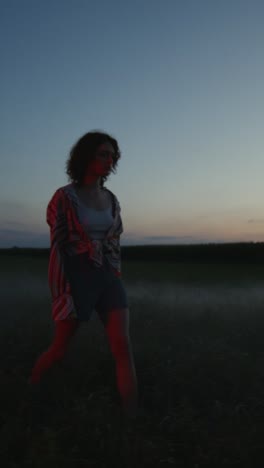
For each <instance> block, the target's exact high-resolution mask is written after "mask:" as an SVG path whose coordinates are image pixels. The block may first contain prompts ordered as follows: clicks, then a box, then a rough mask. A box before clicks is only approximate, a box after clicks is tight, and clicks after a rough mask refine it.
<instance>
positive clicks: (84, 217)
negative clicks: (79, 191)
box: [78, 201, 113, 239]
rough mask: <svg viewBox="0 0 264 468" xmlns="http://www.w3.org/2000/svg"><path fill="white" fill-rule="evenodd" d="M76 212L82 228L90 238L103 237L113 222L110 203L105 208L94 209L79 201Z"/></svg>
mask: <svg viewBox="0 0 264 468" xmlns="http://www.w3.org/2000/svg"><path fill="white" fill-rule="evenodd" d="M78 214H79V218H80V222H81V224H82V226H83V228H84V229H85V231H86V232H87V234H88V235H89V236H90V237H91V239H103V238H104V237H105V234H106V232H107V231H108V229H109V228H110V226H111V225H112V224H113V216H112V205H111V206H110V207H109V208H106V209H105V210H95V209H94V208H88V206H86V205H84V203H82V202H81V201H80V203H79V204H78Z"/></svg>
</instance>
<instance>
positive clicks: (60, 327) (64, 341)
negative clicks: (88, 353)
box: [29, 319, 79, 384]
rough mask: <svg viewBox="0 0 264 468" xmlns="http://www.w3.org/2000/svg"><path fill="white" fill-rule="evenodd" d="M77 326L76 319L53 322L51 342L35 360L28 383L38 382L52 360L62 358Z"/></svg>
mask: <svg viewBox="0 0 264 468" xmlns="http://www.w3.org/2000/svg"><path fill="white" fill-rule="evenodd" d="M78 326H79V321H78V320H72V319H71V320H59V321H57V322H55V334H54V338H53V342H52V344H51V345H50V347H49V348H48V349H47V351H44V353H42V354H41V355H40V357H39V358H38V360H37V361H36V363H35V365H34V367H33V369H32V372H31V376H30V378H29V383H31V384H37V383H39V382H40V380H41V377H42V374H43V373H44V372H46V371H47V370H48V369H49V368H50V367H51V366H52V365H53V363H54V362H57V361H61V360H62V359H63V358H64V356H65V354H66V351H67V349H68V347H69V344H70V341H71V338H72V336H73V335H74V334H75V332H76V330H77V328H78Z"/></svg>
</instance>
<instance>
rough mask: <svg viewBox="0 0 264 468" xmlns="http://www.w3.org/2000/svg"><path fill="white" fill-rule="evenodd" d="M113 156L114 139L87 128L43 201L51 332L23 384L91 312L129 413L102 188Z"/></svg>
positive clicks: (123, 326)
mask: <svg viewBox="0 0 264 468" xmlns="http://www.w3.org/2000/svg"><path fill="white" fill-rule="evenodd" d="M120 157H121V156H120V150H119V147H118V143H117V140H116V139H115V138H113V137H111V136H110V135H108V134H106V133H103V132H100V131H91V132H88V133H86V134H85V135H83V136H82V137H81V138H80V139H79V140H78V141H77V142H76V143H75V145H74V146H73V147H72V149H71V151H70V156H69V159H68V161H67V165H66V167H67V170H66V173H67V174H68V178H69V180H70V181H71V182H70V183H69V184H67V185H66V186H63V187H60V188H59V189H57V190H56V191H55V193H54V195H53V196H52V198H51V200H50V202H49V203H48V206H47V223H48V224H49V226H50V243H51V246H50V258H49V268H48V281H49V286H50V290H51V295H52V318H53V320H54V323H55V333H54V338H53V342H52V343H51V345H50V347H49V348H48V350H47V351H45V352H44V353H43V354H42V355H41V356H40V357H39V359H38V360H37V362H36V364H35V366H34V368H33V369H32V373H31V377H30V379H29V382H30V383H31V384H36V383H38V382H39V381H40V380H41V376H42V374H43V373H44V372H45V371H46V370H47V369H48V368H50V367H51V366H52V364H53V363H54V362H55V361H59V360H62V359H63V357H64V356H65V353H66V351H67V349H68V347H69V344H70V341H71V338H72V336H73V335H74V333H75V332H76V330H77V329H78V327H79V326H80V324H81V322H83V321H88V320H89V318H90V316H91V313H92V311H93V309H95V310H96V312H97V313H98V315H99V318H100V319H101V321H102V324H103V326H104V328H105V331H106V335H107V337H108V340H109V344H110V349H111V352H112V354H113V357H114V359H115V363H116V377H117V386H118V390H119V393H120V396H121V400H122V406H123V409H124V412H125V414H127V415H128V416H132V417H133V415H135V413H136V410H137V403H138V402H137V377H136V372H135V366H134V359H133V353H132V349H131V343H130V337H129V308H128V303H127V295H126V291H125V289H124V285H123V283H122V280H121V254H120V234H121V233H122V232H123V224H122V219H121V216H120V211H121V208H120V204H119V202H118V200H117V198H116V196H115V195H114V194H113V193H112V192H111V191H110V190H108V189H106V188H105V187H104V182H105V181H106V180H107V178H108V175H109V174H110V173H111V172H115V168H116V166H117V164H118V160H119V159H120Z"/></svg>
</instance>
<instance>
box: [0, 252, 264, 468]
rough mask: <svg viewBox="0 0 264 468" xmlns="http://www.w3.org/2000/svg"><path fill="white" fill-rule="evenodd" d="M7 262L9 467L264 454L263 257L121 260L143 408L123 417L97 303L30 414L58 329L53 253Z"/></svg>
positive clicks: (243, 459)
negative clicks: (39, 371)
mask: <svg viewBox="0 0 264 468" xmlns="http://www.w3.org/2000/svg"><path fill="white" fill-rule="evenodd" d="M0 265H1V267H0V281H1V305H2V314H1V319H2V320H1V323H2V326H1V330H0V336H1V341H0V356H1V361H2V362H1V367H0V369H1V370H0V372H1V374H2V375H1V399H0V401H1V412H0V414H1V416H0V422H1V433H0V459H1V462H2V466H4V467H20V468H22V467H32V468H33V467H34V468H35V467H37V468H42V467H43V468H44V467H45V468H46V467H48V468H53V467H54V468H55V467H56V468H60V467H61V468H68V467H69V468H71V467H84V466H85V467H88V466H89V467H90V466H96V467H108V466H115V467H116V468H117V467H122V468H125V467H166V466H168V467H171V466H175V467H176V466H177V467H184V468H188V467H192V468H195V467H197V468H198V467H199V468H200V467H210V468H212V467H218V466H219V467H220V466H221V467H222V466H225V467H244V466H245V467H248V468H249V467H261V466H262V465H263V456H262V445H263V429H264V344H263V331H264V316H263V305H264V300H263V299H264V289H263V280H264V268H263V267H260V266H253V265H252V266H250V265H237V266H236V265H217V266H216V265H198V264H196V265H190V264H187V265H185V264H174V265H173V264H170V265H168V264H167V265H166V264H157V263H151V264H142V263H140V262H133V263H129V262H127V263H125V262H123V264H122V274H123V276H122V278H123V281H124V284H125V286H126V289H127V293H128V298H129V305H130V335H131V340H132V345H133V350H134V357H135V365H136V370H137V376H138V385H139V398H140V405H141V407H142V409H144V411H142V413H141V415H140V416H139V418H138V419H137V420H136V421H131V422H129V421H128V422H125V421H124V420H123V419H122V417H121V412H120V402H119V396H118V393H117V390H116V383H115V366H114V362H113V359H112V356H111V354H110V350H109V347H108V343H107V341H106V337H105V335H104V330H103V328H102V325H101V323H100V321H99V319H98V318H97V316H96V314H95V313H94V315H93V316H92V318H91V320H90V322H89V323H87V324H85V325H83V326H82V327H81V329H80V330H79V331H78V333H77V335H76V336H75V337H74V338H73V341H72V344H71V347H70V350H69V353H68V355H67V356H66V358H65V360H64V362H63V363H62V364H60V365H56V366H54V368H53V369H51V370H50V371H49V372H48V373H47V374H46V376H45V378H43V381H42V383H41V385H40V387H39V390H38V392H37V395H36V396H35V397H34V402H35V403H34V404H35V405H37V404H39V406H40V408H42V409H44V411H43V412H42V413H43V414H41V412H39V416H38V417H39V420H32V419H31V417H30V415H31V414H32V406H33V402H32V395H31V394H30V392H29V390H28V385H27V379H28V377H29V374H30V371H31V368H32V366H33V364H34V362H35V360H36V359H37V357H38V356H39V354H40V353H41V352H42V351H44V350H45V349H46V348H47V347H48V346H49V344H50V342H51V339H52V336H53V322H52V320H51V300H50V293H49V288H48V282H47V268H48V261H47V260H46V259H28V258H26V257H25V258H23V257H19V258H16V257H12V258H9V259H8V258H7V257H4V258H1V261H0ZM33 414H34V412H33ZM35 414H38V413H37V412H35Z"/></svg>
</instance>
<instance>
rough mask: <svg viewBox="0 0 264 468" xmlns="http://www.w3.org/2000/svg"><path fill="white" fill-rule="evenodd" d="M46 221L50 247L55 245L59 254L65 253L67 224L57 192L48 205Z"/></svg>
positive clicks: (59, 194)
mask: <svg viewBox="0 0 264 468" xmlns="http://www.w3.org/2000/svg"><path fill="white" fill-rule="evenodd" d="M46 220H47V223H48V225H49V226H50V242H51V246H53V244H56V245H57V247H58V249H59V250H60V252H61V253H63V254H64V253H65V248H66V242H67V239H68V224H67V216H66V210H65V206H64V202H63V198H62V196H61V193H60V191H59V189H58V190H56V192H55V193H54V195H53V197H52V198H51V200H50V201H49V203H48V206H47V212H46Z"/></svg>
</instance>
